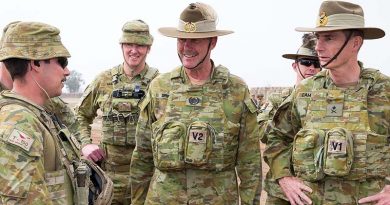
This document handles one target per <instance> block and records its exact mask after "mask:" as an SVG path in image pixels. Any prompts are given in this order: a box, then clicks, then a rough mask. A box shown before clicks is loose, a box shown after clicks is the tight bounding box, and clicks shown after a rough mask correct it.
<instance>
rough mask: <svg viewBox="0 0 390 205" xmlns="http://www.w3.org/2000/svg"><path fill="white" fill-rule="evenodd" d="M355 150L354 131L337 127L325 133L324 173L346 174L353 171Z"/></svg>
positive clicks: (331, 174) (332, 174) (330, 174)
mask: <svg viewBox="0 0 390 205" xmlns="http://www.w3.org/2000/svg"><path fill="white" fill-rule="evenodd" d="M353 157H354V150H353V139H352V133H351V132H350V131H349V130H346V129H344V128H341V127H335V128H333V129H331V130H329V131H327V132H326V134H325V149H324V173H325V174H327V175H329V176H337V177H341V176H346V175H348V174H349V172H350V171H351V167H352V164H353Z"/></svg>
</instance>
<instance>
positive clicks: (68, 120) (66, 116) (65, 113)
mask: <svg viewBox="0 0 390 205" xmlns="http://www.w3.org/2000/svg"><path fill="white" fill-rule="evenodd" d="M44 107H45V109H46V110H47V111H49V112H50V113H53V114H55V116H57V117H58V119H59V121H60V122H61V123H62V124H64V125H65V126H66V127H67V128H68V129H69V131H70V132H71V133H72V134H73V135H74V136H75V137H76V139H78V140H80V139H79V132H78V122H77V120H76V116H75V113H74V111H73V110H72V109H71V108H70V107H69V106H68V104H67V103H66V102H64V101H63V100H62V99H61V98H60V97H54V98H51V99H50V101H48V102H47V103H46V104H45V106H44Z"/></svg>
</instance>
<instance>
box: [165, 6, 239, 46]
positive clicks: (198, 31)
mask: <svg viewBox="0 0 390 205" xmlns="http://www.w3.org/2000/svg"><path fill="white" fill-rule="evenodd" d="M217 22H218V15H217V12H216V11H215V10H214V9H213V8H212V7H211V6H210V5H207V4H205V3H200V2H197V3H191V4H190V5H188V6H187V7H186V8H185V9H184V10H183V12H182V13H181V15H180V19H179V25H178V27H177V28H175V27H163V28H160V29H158V31H159V32H160V33H161V34H162V35H164V36H168V37H172V38H210V37H216V36H223V35H228V34H231V33H233V31H229V30H217Z"/></svg>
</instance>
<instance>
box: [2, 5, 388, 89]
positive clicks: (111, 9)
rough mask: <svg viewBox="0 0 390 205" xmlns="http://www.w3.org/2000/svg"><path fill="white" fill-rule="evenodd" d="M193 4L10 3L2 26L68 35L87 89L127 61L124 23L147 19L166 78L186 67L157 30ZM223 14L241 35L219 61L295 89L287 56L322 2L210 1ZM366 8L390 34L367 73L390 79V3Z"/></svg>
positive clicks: (369, 50)
mask: <svg viewBox="0 0 390 205" xmlns="http://www.w3.org/2000/svg"><path fill="white" fill-rule="evenodd" d="M191 2H192V1H188V0H165V1H159V0H138V1H134V0H112V1H102V0H79V1H75V0H69V1H58V0H34V1H31V0H12V1H3V2H2V3H1V7H0V11H1V18H0V27H4V26H5V25H6V24H7V23H9V22H11V21H16V20H22V21H41V22H45V23H48V24H52V25H54V26H56V27H58V28H59V29H60V30H61V36H62V40H63V43H64V44H65V46H66V47H67V48H68V49H69V51H70V53H71V55H72V57H71V58H70V59H69V68H70V69H73V70H77V71H78V72H80V73H82V75H83V78H84V79H85V81H86V83H90V82H91V81H92V80H93V78H94V77H95V76H96V75H97V74H98V73H100V72H102V71H103V70H106V69H109V68H111V67H113V66H115V65H118V64H120V63H122V62H123V59H122V54H121V50H120V46H119V44H118V40H119V37H120V35H121V28H122V25H123V24H124V23H125V22H126V21H129V20H133V19H143V20H144V21H146V22H147V23H148V24H149V26H150V29H151V33H152V35H153V36H154V37H155V42H154V44H153V46H152V50H151V52H150V54H149V56H148V59H147V62H148V64H149V65H151V66H153V67H157V68H159V70H160V71H161V72H168V71H170V70H172V69H173V68H174V67H175V66H177V65H179V64H180V61H179V60H178V57H177V54H176V40H175V39H172V38H168V37H164V36H162V35H161V34H159V33H158V31H157V29H158V28H160V27H165V26H176V25H177V23H178V18H179V15H180V13H181V11H182V10H183V9H184V8H185V7H186V6H187V5H188V4H189V3H191ZM202 2H204V3H207V4H210V5H211V6H212V7H213V8H214V9H215V10H216V11H217V13H218V15H219V24H218V26H217V28H218V29H228V30H233V31H235V33H234V34H231V35H228V36H222V37H220V38H219V39H218V44H217V47H216V48H215V49H214V51H213V53H212V58H213V59H214V61H215V62H216V63H217V64H222V65H224V66H226V67H228V68H229V69H230V70H231V72H232V73H234V74H236V75H238V76H240V77H242V78H243V79H244V80H245V81H246V82H247V84H248V85H249V86H250V87H258V86H291V85H293V84H294V82H295V80H294V79H295V73H294V71H293V70H292V68H291V61H290V60H287V59H284V58H282V57H281V55H282V54H284V53H291V52H295V51H296V50H297V48H298V47H299V46H300V38H301V35H302V33H299V32H296V31H295V30H294V28H295V27H302V26H304V27H314V25H315V20H316V16H317V13H318V9H319V6H320V4H321V2H322V1H321V0H294V1H286V0H273V1H253V0H242V1H225V0H224V1H223V0H204V1H202ZM351 2H354V3H358V4H360V5H362V6H363V9H364V12H365V17H366V26H374V27H380V28H382V29H384V30H385V31H386V32H387V35H386V36H385V37H384V38H382V39H379V40H368V41H365V42H364V45H363V47H362V49H361V52H360V55H359V59H360V60H362V61H363V62H364V64H365V65H366V66H367V67H372V68H377V69H380V70H381V71H382V72H383V73H385V74H387V75H390V52H389V51H387V50H385V49H387V47H388V46H389V45H390V13H389V12H388V8H390V1H388V0H370V1H367V0H354V1H351Z"/></svg>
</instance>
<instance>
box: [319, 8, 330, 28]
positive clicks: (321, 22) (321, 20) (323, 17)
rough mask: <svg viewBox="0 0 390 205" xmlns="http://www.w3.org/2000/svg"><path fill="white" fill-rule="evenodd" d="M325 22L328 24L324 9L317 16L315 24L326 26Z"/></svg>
mask: <svg viewBox="0 0 390 205" xmlns="http://www.w3.org/2000/svg"><path fill="white" fill-rule="evenodd" d="M326 24H328V16H326V13H325V11H322V12H321V14H320V16H319V18H318V22H317V25H318V26H326Z"/></svg>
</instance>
